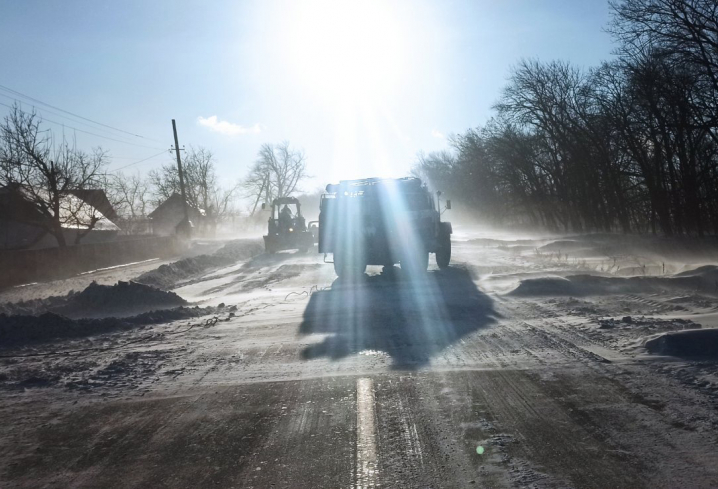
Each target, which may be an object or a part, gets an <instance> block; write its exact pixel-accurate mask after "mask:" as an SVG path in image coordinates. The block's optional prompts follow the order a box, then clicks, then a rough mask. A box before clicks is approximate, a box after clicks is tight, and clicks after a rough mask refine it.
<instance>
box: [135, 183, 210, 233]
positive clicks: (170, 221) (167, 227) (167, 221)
mask: <svg viewBox="0 0 718 489" xmlns="http://www.w3.org/2000/svg"><path fill="white" fill-rule="evenodd" d="M187 213H188V215H189V220H190V221H191V222H192V224H193V225H195V226H196V225H197V224H198V223H200V222H201V221H202V219H203V217H204V211H203V210H201V209H197V208H196V207H192V206H191V205H190V204H187ZM148 217H149V218H150V219H151V221H152V232H153V234H155V235H157V236H172V235H174V234H177V226H178V225H179V224H180V223H181V222H182V221H184V204H183V203H182V196H181V195H180V194H178V193H176V192H175V193H173V194H172V195H170V196H169V198H168V199H167V200H165V201H164V202H162V203H161V204H160V205H158V206H157V208H156V209H155V210H153V211H152V212H150V214H149V216H148Z"/></svg>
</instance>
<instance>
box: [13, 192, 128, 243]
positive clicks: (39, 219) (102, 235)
mask: <svg viewBox="0 0 718 489" xmlns="http://www.w3.org/2000/svg"><path fill="white" fill-rule="evenodd" d="M100 209H102V210H104V212H103V211H102V210H100ZM105 213H107V214H109V215H110V216H113V217H114V218H115V219H117V214H116V212H115V211H114V209H113V208H112V205H111V204H110V202H109V200H108V199H107V196H106V195H105V192H104V191H103V190H94V189H92V190H83V191H75V192H73V193H71V194H69V195H66V196H65V197H64V198H63V199H62V201H61V203H60V221H61V225H62V228H63V234H64V236H65V242H66V243H67V244H69V245H71V244H74V243H75V239H76V237H77V234H78V233H84V232H85V230H86V229H87V225H83V224H82V223H85V222H88V223H89V222H90V220H91V218H93V217H94V219H96V220H97V222H96V223H95V225H94V227H93V229H92V230H91V231H89V232H88V233H87V234H86V235H85V236H83V237H82V241H81V242H82V243H88V242H99V241H108V240H112V239H114V238H115V236H116V235H117V232H118V231H119V229H120V228H119V227H118V226H117V225H116V224H115V223H113V222H112V220H111V219H110V218H108V217H107V214H105ZM47 220H48V219H47V217H46V216H44V215H43V214H42V213H41V212H40V211H39V210H38V209H37V207H35V205H34V204H33V203H32V202H31V201H30V200H29V199H28V198H27V196H26V192H25V191H24V190H23V189H22V188H21V187H20V186H18V185H15V186H6V187H0V249H25V248H35V249H37V248H49V247H54V246H57V240H56V239H55V237H54V236H53V235H52V234H50V233H49V232H47V230H46V229H45V228H46V224H47Z"/></svg>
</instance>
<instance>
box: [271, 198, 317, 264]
mask: <svg viewBox="0 0 718 489" xmlns="http://www.w3.org/2000/svg"><path fill="white" fill-rule="evenodd" d="M266 207H267V206H266V204H262V209H266ZM301 207H302V206H301V204H300V203H299V200H298V199H296V198H294V197H281V198H278V199H274V200H273V201H272V205H271V209H270V210H271V214H270V216H269V220H268V221H267V228H268V229H267V235H266V236H264V249H265V250H266V251H267V253H276V252H277V251H282V250H299V252H300V253H306V252H307V251H308V250H309V249H310V248H313V247H314V237H313V236H312V233H311V232H309V231H308V230H307V225H306V223H305V221H304V217H303V216H302V208H301Z"/></svg>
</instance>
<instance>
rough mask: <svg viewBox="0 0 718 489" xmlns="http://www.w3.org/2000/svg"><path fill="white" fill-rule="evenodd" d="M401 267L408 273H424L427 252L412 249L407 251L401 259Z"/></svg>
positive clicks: (426, 264) (427, 257)
mask: <svg viewBox="0 0 718 489" xmlns="http://www.w3.org/2000/svg"><path fill="white" fill-rule="evenodd" d="M401 268H402V270H405V271H407V272H409V273H416V274H419V273H424V272H426V269H427V268H429V252H427V251H424V250H412V251H410V252H407V253H406V254H405V255H404V257H403V259H402V260H401Z"/></svg>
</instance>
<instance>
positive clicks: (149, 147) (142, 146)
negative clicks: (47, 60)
mask: <svg viewBox="0 0 718 489" xmlns="http://www.w3.org/2000/svg"><path fill="white" fill-rule="evenodd" d="M0 105H2V106H4V107H7V108H8V109H12V107H11V106H9V105H7V104H4V103H2V102H0ZM42 120H43V121H47V122H51V123H53V124H57V125H58V126H62V127H68V128H70V129H74V130H75V131H78V132H83V133H85V134H90V135H92V136H97V137H98V138H104V139H109V140H110V141H115V142H118V143H124V144H131V145H132V146H137V147H139V148H146V149H159V148H155V147H154V146H145V145H143V144H137V143H132V142H130V141H122V140H121V139H115V138H111V137H109V136H103V135H102V134H97V133H94V132H90V131H85V130H84V129H78V128H77V127H74V126H68V125H67V124H65V123H63V122H57V121H53V120H52V119H48V118H46V117H43V119H42ZM163 151H164V150H163Z"/></svg>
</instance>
